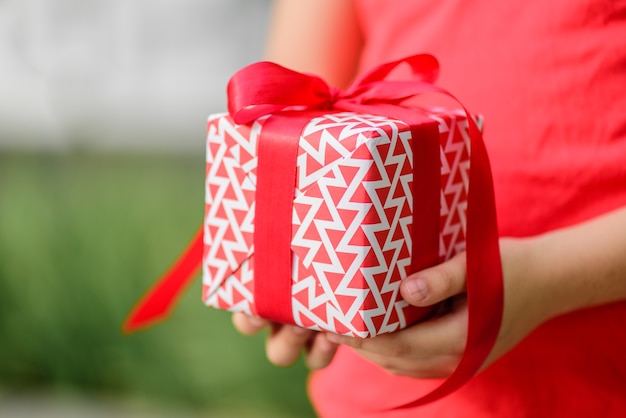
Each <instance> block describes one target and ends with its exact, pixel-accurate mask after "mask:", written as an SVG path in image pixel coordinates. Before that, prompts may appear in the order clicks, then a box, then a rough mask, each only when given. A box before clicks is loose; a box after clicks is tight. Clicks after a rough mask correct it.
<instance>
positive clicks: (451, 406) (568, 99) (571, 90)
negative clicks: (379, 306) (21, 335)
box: [310, 0, 626, 417]
mask: <svg viewBox="0 0 626 418" xmlns="http://www.w3.org/2000/svg"><path fill="white" fill-rule="evenodd" d="M356 3H357V12H358V14H359V19H360V22H361V26H362V31H363V34H364V37H365V46H364V50H363V55H362V60H361V71H363V70H365V69H368V68H371V67H372V66H374V65H376V64H379V63H382V62H387V61H390V60H394V59H398V58H402V57H404V56H407V55H412V54H415V53H420V52H428V53H431V54H433V55H435V56H436V57H437V58H438V59H439V61H440V64H441V76H440V78H439V81H438V82H437V84H438V85H440V86H442V87H444V88H446V89H447V90H449V91H451V92H452V93H453V94H454V95H455V96H457V97H458V98H459V99H460V100H461V101H462V102H463V103H464V104H465V105H466V106H467V107H468V108H469V109H470V110H471V111H473V112H476V113H480V114H482V115H483V116H484V118H485V141H486V145H487V148H488V152H489V155H490V159H491V163H492V169H493V174H494V185H495V191H496V201H497V210H498V221H499V228H500V234H501V236H530V235H536V234H539V233H541V232H544V231H549V230H553V229H556V228H560V227H564V226H567V225H572V224H575V223H578V222H581V221H584V220H587V219H589V218H592V217H594V216H598V215H600V214H602V213H605V212H607V211H610V210H612V209H615V208H618V207H621V206H624V205H626V2H625V1H623V0H620V1H618V0H595V1H593V0H550V1H538V0H527V1H513V0H509V1H487V0H474V1H451V0H438V1H435V0H432V1H411V0H394V1H385V0H362V1H356ZM625 256H626V254H625ZM625 322H626V302H624V303H616V304H612V305H607V306H603V307H597V308H591V309H586V310H582V311H579V312H575V313H572V314H568V315H565V316H562V317H559V318H556V319H553V320H552V321H550V322H548V323H546V324H544V325H543V326H541V327H540V328H539V329H537V330H536V331H535V332H533V333H532V334H531V335H530V336H529V337H528V338H527V339H526V340H524V341H523V342H522V343H521V344H520V345H518V346H517V347H516V348H514V349H513V350H512V351H511V352H509V353H508V354H506V355H505V356H504V357H502V358H501V359H499V360H498V361H497V362H495V363H494V364H493V365H491V366H490V367H489V368H488V369H486V370H485V371H484V372H483V373H481V374H479V375H478V376H477V377H475V378H474V379H473V380H472V381H471V382H470V383H468V384H467V385H466V386H465V387H464V388H462V389H461V390H459V391H458V392H456V393H454V394H452V395H450V396H448V397H446V398H444V399H443V400H440V401H437V402H435V403H433V404H431V405H427V406H425V407H422V408H419V409H418V410H411V411H393V412H389V413H388V414H385V416H390V417H403V416H407V417H409V416H410V417H415V416H419V417H431V416H432V417H448V416H450V417H485V416H487V417H579V416H580V417H588V416H589V417H591V416H593V417H607V416H611V417H613V416H615V417H626V328H625V327H624V323H625ZM437 383H438V382H434V381H427V380H418V379H411V378H402V377H397V376H392V375H390V374H388V373H387V372H385V371H384V370H383V369H381V368H379V367H377V366H375V365H373V364H371V363H369V362H367V361H365V360H363V359H362V358H361V357H359V356H358V355H357V354H356V353H354V352H353V351H351V350H350V349H347V348H345V347H342V348H341V349H340V350H339V352H338V354H337V356H336V358H335V359H334V361H333V363H332V364H331V366H329V367H328V368H327V369H324V370H323V371H320V372H316V373H314V374H313V375H312V377H311V381H310V389H311V397H312V400H313V402H314V405H315V407H316V408H317V411H318V412H319V413H320V415H322V416H329V417H354V416H381V414H380V413H379V412H376V411H381V410H383V409H385V407H392V406H394V405H398V404H402V403H406V402H407V401H410V400H413V399H416V398H418V397H419V396H420V395H421V394H424V393H426V392H427V391H428V388H430V387H433V386H434V385H436V384H437Z"/></svg>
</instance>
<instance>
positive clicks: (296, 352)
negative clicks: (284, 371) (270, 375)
mask: <svg viewBox="0 0 626 418" xmlns="http://www.w3.org/2000/svg"><path fill="white" fill-rule="evenodd" d="M315 332H316V331H311V330H309V329H305V328H300V327H296V326H292V325H279V324H276V325H275V326H273V327H272V332H271V333H270V335H269V337H268V339H267V343H266V344H265V351H266V353H267V358H268V360H269V361H270V362H271V363H272V364H275V365H277V366H290V365H292V364H293V363H295V361H296V360H298V357H299V356H300V353H301V352H302V350H303V349H304V348H305V347H307V346H308V344H309V341H310V340H311V339H312V338H313V336H314V334H315Z"/></svg>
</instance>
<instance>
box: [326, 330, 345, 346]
mask: <svg viewBox="0 0 626 418" xmlns="http://www.w3.org/2000/svg"><path fill="white" fill-rule="evenodd" d="M326 339H327V340H328V341H330V342H331V343H335V344H341V342H342V341H343V337H342V336H341V335H337V334H333V333H330V332H329V333H327V334H326Z"/></svg>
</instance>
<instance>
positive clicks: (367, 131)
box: [123, 54, 504, 408]
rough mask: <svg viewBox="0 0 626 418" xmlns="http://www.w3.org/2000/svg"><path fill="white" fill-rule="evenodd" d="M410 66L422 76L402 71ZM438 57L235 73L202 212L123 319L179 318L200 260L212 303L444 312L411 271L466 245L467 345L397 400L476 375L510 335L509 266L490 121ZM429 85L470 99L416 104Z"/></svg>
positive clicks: (389, 321)
mask: <svg viewBox="0 0 626 418" xmlns="http://www.w3.org/2000/svg"><path fill="white" fill-rule="evenodd" d="M401 66H405V67H406V66H408V67H409V68H410V70H411V71H410V72H411V74H410V76H409V78H408V79H399V80H398V79H394V77H393V72H394V70H396V69H397V68H398V67H401ZM438 71H439V65H438V62H437V60H436V59H435V58H434V57H433V56H431V55H427V54H420V55H414V56H410V57H406V58H402V59H400V60H397V61H393V62H389V63H384V64H381V65H380V66H378V67H376V68H373V69H371V70H370V71H369V72H367V73H365V74H363V75H362V76H361V77H360V78H359V79H357V80H356V81H355V82H354V83H353V84H352V85H351V86H350V87H349V88H348V89H346V90H345V91H340V90H337V89H335V88H333V87H331V86H329V85H327V84H326V83H325V82H324V81H323V80H322V79H320V78H319V77H316V76H314V75H310V74H303V73H298V72H295V71H292V70H289V69H286V68H284V67H281V66H279V65H277V64H274V63H269V62H261V63H256V64H252V65H250V66H247V67H245V68H243V69H242V70H240V71H238V72H237V73H235V75H233V77H232V78H231V79H230V81H229V85H228V114H221V115H214V116H212V117H210V118H209V121H208V129H207V143H206V153H207V164H206V167H207V173H206V203H205V219H204V223H203V226H202V228H201V229H200V230H199V231H198V232H197V233H196V234H195V236H194V237H193V239H192V240H191V242H190V245H189V246H188V247H187V249H185V250H184V251H183V253H182V254H181V256H180V258H179V259H178V260H177V261H176V262H175V263H174V264H173V265H172V266H171V268H170V269H168V270H167V271H166V273H165V274H164V276H163V277H162V278H161V279H159V280H158V281H157V283H156V284H155V285H154V286H153V287H152V288H151V289H150V290H149V291H148V292H147V293H146V294H145V295H144V297H143V298H142V299H141V300H140V301H139V302H138V304H137V305H136V306H135V308H134V309H133V310H132V312H131V313H130V314H129V316H128V318H127V319H126V321H125V323H124V325H123V330H124V331H126V332H133V331H135V330H138V329H140V328H144V327H147V326H149V325H151V324H154V323H155V322H156V321H159V320H163V319H165V318H166V317H167V315H168V314H170V313H171V312H172V310H173V307H174V304H175V301H176V300H178V299H179V298H180V297H181V295H182V294H183V291H184V289H185V288H186V286H187V285H188V284H189V283H190V281H191V280H192V278H193V276H194V274H195V272H196V271H197V269H198V267H200V266H201V267H202V272H203V299H204V301H205V302H206V304H207V305H209V306H214V307H216V308H220V309H227V310H231V311H239V312H245V313H248V314H250V315H259V316H261V317H264V318H267V319H270V320H273V321H276V322H279V323H286V324H295V325H298V326H301V327H306V328H310V329H313V330H321V331H328V332H334V333H338V334H344V335H351V336H354V337H362V338H367V337H374V336H376V335H379V334H384V333H388V332H393V331H396V330H399V329H402V328H404V327H406V326H408V325H410V324H412V323H415V322H417V321H420V320H424V319H426V318H428V317H430V316H432V315H434V314H437V313H438V312H437V311H438V307H437V306H431V307H428V308H416V307H413V306H409V305H408V304H407V303H406V302H405V301H403V300H402V298H401V296H400V293H399V287H400V283H401V281H402V279H403V278H405V277H406V276H407V275H408V274H410V273H411V272H415V271H419V270H420V269H423V268H425V267H428V266H431V265H434V264H436V263H438V262H441V261H443V260H446V259H448V258H449V257H451V256H453V255H454V254H455V253H457V252H459V251H462V250H465V252H466V257H465V260H466V281H465V285H466V297H467V311H468V313H467V315H468V332H467V341H466V346H465V352H464V354H463V356H462V357H461V359H460V362H459V364H458V366H457V368H456V369H455V370H454V372H452V374H451V375H450V376H449V377H448V378H447V379H446V380H445V381H444V382H443V383H442V384H441V385H440V386H438V387H437V388H435V389H434V390H432V391H431V392H429V393H428V394H426V395H424V396H421V397H419V398H418V399H416V400H414V401H411V402H409V403H406V404H404V405H399V406H398V407H397V408H406V407H412V406H418V405H424V404H426V403H429V402H432V401H434V400H437V399H440V398H441V397H443V396H446V395H447V394H449V393H451V392H453V391H455V390H456V389H458V388H459V387H461V386H462V385H464V384H465V383H466V382H467V381H468V380H469V379H471V378H472V376H474V375H475V374H476V373H477V372H478V370H480V368H481V366H482V364H483V363H484V361H485V359H486V358H487V357H488V355H489V353H490V352H491V350H492V348H493V346H494V344H495V341H496V339H497V337H498V333H499V329H500V324H501V319H502V311H503V304H504V291H503V280H502V266H501V262H500V252H499V240H498V225H497V219H496V210H495V196H494V190H493V181H492V176H491V169H490V165H489V158H488V155H487V150H486V147H485V144H484V143H483V140H482V135H481V133H480V129H479V125H480V124H481V123H480V120H478V119H477V120H475V117H474V116H470V113H469V112H468V111H467V110H466V109H465V108H464V107H463V106H462V105H461V104H460V102H459V101H458V100H457V99H456V98H455V97H454V96H453V95H452V94H450V93H449V92H447V91H445V90H443V89H441V88H439V87H436V86H434V84H433V83H434V81H435V79H436V78H437V74H438ZM429 93H437V94H439V95H443V96H444V97H446V98H448V99H450V98H451V99H452V100H453V101H454V102H455V103H457V104H458V106H459V110H446V109H442V108H439V109H436V108H435V109H433V108H426V109H425V108H423V107H416V106H415V102H414V101H413V99H417V98H418V97H421V96H422V95H423V94H429ZM470 149H471V153H470ZM470 166H471V170H470V169H469V168H470Z"/></svg>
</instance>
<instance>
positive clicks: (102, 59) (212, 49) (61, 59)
mask: <svg viewBox="0 0 626 418" xmlns="http://www.w3.org/2000/svg"><path fill="white" fill-rule="evenodd" d="M268 10H269V0H0V150H1V149H7V148H14V147H19V148H50V149H67V148H73V147H80V148H115V149H117V148H122V149H128V148H130V149H138V150H139V149H167V150H187V151H188V150H201V151H202V150H203V145H202V142H203V140H204V128H205V120H206V116H207V115H208V113H211V112H216V111H222V110H224V109H225V105H226V101H225V87H226V83H227V81H228V78H229V76H230V75H231V74H232V73H233V72H234V71H236V70H237V69H239V68H240V67H242V66H244V65H246V64H249V63H251V62H253V61H256V60H259V59H260V58H261V55H262V48H263V40H264V37H265V33H266V27H267V20H268Z"/></svg>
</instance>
